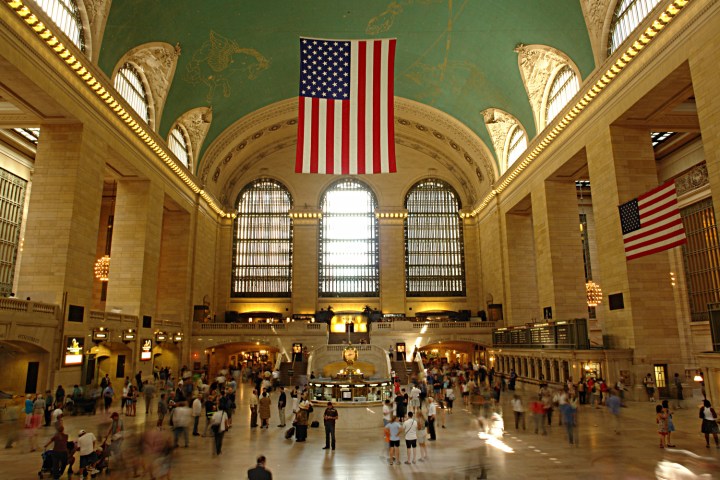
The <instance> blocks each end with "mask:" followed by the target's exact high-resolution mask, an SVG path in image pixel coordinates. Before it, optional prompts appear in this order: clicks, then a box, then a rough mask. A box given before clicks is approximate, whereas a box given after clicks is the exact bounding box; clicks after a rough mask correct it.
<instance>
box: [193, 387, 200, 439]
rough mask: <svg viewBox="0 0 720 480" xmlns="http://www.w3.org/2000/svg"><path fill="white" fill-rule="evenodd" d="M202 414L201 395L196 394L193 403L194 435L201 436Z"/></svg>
mask: <svg viewBox="0 0 720 480" xmlns="http://www.w3.org/2000/svg"><path fill="white" fill-rule="evenodd" d="M201 415H202V402H201V401H200V397H199V396H196V397H195V400H193V403H192V416H193V437H199V436H200V433H198V424H199V423H200V416H201Z"/></svg>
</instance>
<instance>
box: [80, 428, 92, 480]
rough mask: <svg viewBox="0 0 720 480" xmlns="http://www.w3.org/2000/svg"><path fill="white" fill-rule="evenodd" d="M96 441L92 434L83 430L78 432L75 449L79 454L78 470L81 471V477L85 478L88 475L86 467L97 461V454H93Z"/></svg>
mask: <svg viewBox="0 0 720 480" xmlns="http://www.w3.org/2000/svg"><path fill="white" fill-rule="evenodd" d="M96 440H97V439H96V438H95V435H94V434H93V433H92V432H90V433H87V432H86V431H85V430H80V431H79V432H78V439H77V447H78V452H79V453H80V470H81V471H82V476H83V477H87V475H88V469H87V468H86V467H87V466H89V465H90V466H91V465H92V464H93V463H95V462H96V461H97V454H96V453H95V442H96ZM91 468H92V467H91Z"/></svg>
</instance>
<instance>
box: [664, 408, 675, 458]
mask: <svg viewBox="0 0 720 480" xmlns="http://www.w3.org/2000/svg"><path fill="white" fill-rule="evenodd" d="M662 407H663V412H665V415H667V426H668V433H667V446H668V447H669V448H675V445H673V444H672V442H671V441H670V439H671V437H672V432H674V431H675V423H673V416H672V412H671V411H670V407H669V403H668V401H667V400H663V401H662Z"/></svg>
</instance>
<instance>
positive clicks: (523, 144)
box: [506, 125, 527, 169]
mask: <svg viewBox="0 0 720 480" xmlns="http://www.w3.org/2000/svg"><path fill="white" fill-rule="evenodd" d="M508 137H509V139H510V140H509V142H508V149H507V167H506V169H507V168H510V166H511V165H512V164H513V163H515V161H516V160H517V159H518V158H520V155H522V153H523V152H524V151H525V150H526V149H527V135H525V131H523V129H522V128H521V127H520V125H515V126H513V127H512V128H511V129H510V134H509V135H508Z"/></svg>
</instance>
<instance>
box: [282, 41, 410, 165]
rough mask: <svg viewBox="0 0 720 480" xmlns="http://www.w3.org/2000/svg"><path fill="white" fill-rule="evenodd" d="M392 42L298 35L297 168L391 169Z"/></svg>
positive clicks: (393, 44) (392, 152)
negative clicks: (326, 38)
mask: <svg viewBox="0 0 720 480" xmlns="http://www.w3.org/2000/svg"><path fill="white" fill-rule="evenodd" d="M395 43H396V41H395V39H379V40H323V39H314V38H300V92H299V93H300V95H299V102H298V103H299V116H298V136H297V153H296V156H295V171H296V172H297V173H327V174H336V175H347V174H364V173H392V172H395V128H394V125H393V119H394V112H393V110H394V109H393V100H394V63H395Z"/></svg>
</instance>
